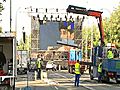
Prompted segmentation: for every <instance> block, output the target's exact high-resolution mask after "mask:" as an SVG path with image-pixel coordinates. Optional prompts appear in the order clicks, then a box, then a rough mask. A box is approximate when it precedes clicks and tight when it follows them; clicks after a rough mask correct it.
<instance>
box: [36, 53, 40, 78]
mask: <svg viewBox="0 0 120 90" xmlns="http://www.w3.org/2000/svg"><path fill="white" fill-rule="evenodd" d="M36 66H37V73H38V74H37V75H38V76H37V77H38V79H41V58H40V56H39V55H37V62H36Z"/></svg>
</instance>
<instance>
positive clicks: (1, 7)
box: [0, 2, 4, 15]
mask: <svg viewBox="0 0 120 90" xmlns="http://www.w3.org/2000/svg"><path fill="white" fill-rule="evenodd" d="M2 10H4V8H3V4H2V3H1V2H0V15H1V12H2Z"/></svg>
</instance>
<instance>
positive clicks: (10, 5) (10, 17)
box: [10, 0, 12, 32]
mask: <svg viewBox="0 0 120 90" xmlns="http://www.w3.org/2000/svg"><path fill="white" fill-rule="evenodd" d="M11 26H12V1H11V0H10V32H11Z"/></svg>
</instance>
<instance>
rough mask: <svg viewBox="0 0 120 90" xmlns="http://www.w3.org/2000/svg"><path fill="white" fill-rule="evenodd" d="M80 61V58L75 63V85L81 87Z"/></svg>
mask: <svg viewBox="0 0 120 90" xmlns="http://www.w3.org/2000/svg"><path fill="white" fill-rule="evenodd" d="M80 76H81V75H80V63H79V60H77V62H76V64H75V86H77V87H79V79H80Z"/></svg>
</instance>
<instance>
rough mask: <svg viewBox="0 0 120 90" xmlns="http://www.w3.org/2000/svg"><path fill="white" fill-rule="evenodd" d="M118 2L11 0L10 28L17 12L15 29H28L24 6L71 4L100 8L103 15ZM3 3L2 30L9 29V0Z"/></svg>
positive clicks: (28, 23)
mask: <svg viewBox="0 0 120 90" xmlns="http://www.w3.org/2000/svg"><path fill="white" fill-rule="evenodd" d="M2 1H3V0H0V2H2ZM119 2H120V0H12V30H15V25H16V13H17V29H18V30H17V31H18V32H20V33H21V31H22V27H25V31H26V32H29V31H30V22H28V21H30V18H29V17H28V14H27V13H26V11H25V10H24V8H26V7H30V6H32V7H33V8H61V9H63V8H64V9H66V8H67V7H68V5H70V4H71V5H76V6H81V7H86V8H87V9H93V10H101V11H103V16H109V15H110V13H111V12H112V11H113V10H114V8H116V7H117V6H118V4H119ZM3 4H4V7H5V10H4V11H3V12H2V13H3V15H2V16H0V18H2V19H3V20H2V22H1V23H0V26H2V27H3V30H4V31H9V15H10V14H9V12H10V11H9V0H6V2H3ZM18 10H19V12H18ZM23 11H24V12H25V13H24V14H23V13H20V12H23ZM6 25H7V26H6Z"/></svg>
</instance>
